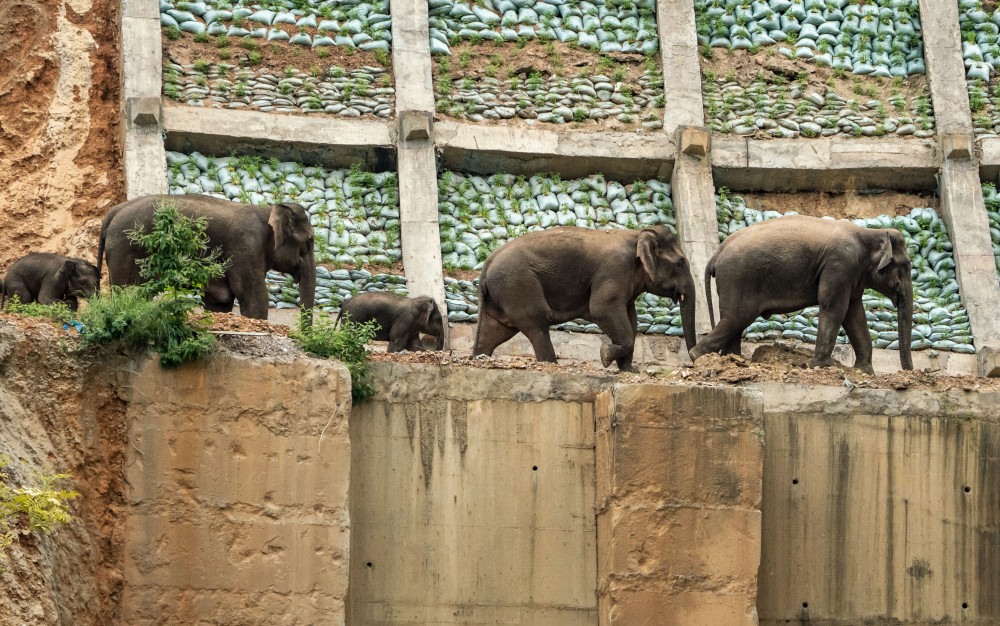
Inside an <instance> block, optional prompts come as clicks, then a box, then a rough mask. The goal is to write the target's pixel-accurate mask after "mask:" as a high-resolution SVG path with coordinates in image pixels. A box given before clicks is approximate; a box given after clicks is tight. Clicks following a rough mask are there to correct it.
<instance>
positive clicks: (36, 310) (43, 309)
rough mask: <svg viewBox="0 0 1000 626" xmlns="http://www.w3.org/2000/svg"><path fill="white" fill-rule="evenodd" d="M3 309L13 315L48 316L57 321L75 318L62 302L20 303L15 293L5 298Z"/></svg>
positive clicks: (74, 314) (67, 320) (61, 321)
mask: <svg viewBox="0 0 1000 626" xmlns="http://www.w3.org/2000/svg"><path fill="white" fill-rule="evenodd" d="M3 310H4V311H6V312H8V313H11V314H13V315H23V316H24V317H42V318H48V319H51V320H54V321H56V322H59V323H63V322H69V321H71V320H74V319H76V313H74V312H73V311H72V310H70V308H69V307H68V306H66V305H65V304H64V303H62V302H53V303H52V304H39V303H37V302H29V303H27V304H21V299H20V298H19V297H17V296H16V295H14V296H11V297H9V298H7V300H6V301H5V302H4V305H3Z"/></svg>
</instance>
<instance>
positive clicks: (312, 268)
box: [299, 252, 316, 325]
mask: <svg viewBox="0 0 1000 626" xmlns="http://www.w3.org/2000/svg"><path fill="white" fill-rule="evenodd" d="M315 301H316V263H315V262H314V260H313V254H312V253H311V252H310V253H309V256H308V258H306V259H304V260H303V262H302V265H301V266H300V267H299V306H300V307H301V308H302V313H303V316H304V317H303V321H304V322H305V323H306V325H308V324H309V323H310V322H311V321H312V308H313V305H314V303H315Z"/></svg>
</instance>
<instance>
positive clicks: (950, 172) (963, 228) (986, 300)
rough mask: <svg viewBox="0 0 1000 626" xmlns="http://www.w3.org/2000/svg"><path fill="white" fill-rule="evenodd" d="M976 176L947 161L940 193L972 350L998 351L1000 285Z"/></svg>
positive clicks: (968, 165) (965, 164) (971, 167)
mask: <svg viewBox="0 0 1000 626" xmlns="http://www.w3.org/2000/svg"><path fill="white" fill-rule="evenodd" d="M978 174H979V173H978V171H977V167H976V165H975V164H974V163H972V162H971V161H945V163H944V165H943V166H942V168H941V187H940V189H939V193H940V196H941V214H942V217H943V218H944V220H945V223H946V224H947V226H948V234H949V235H950V236H951V241H952V244H953V246H954V252H953V254H954V257H955V275H956V276H957V279H958V284H959V288H960V291H961V295H962V303H963V304H964V305H965V307H966V309H967V310H968V311H969V325H970V327H971V329H972V334H973V336H974V337H975V342H976V347H977V348H984V347H989V348H993V349H996V348H1000V319H998V316H997V306H998V305H1000V285H998V283H997V272H996V262H995V260H994V258H993V247H992V239H991V237H990V224H989V219H988V217H987V215H986V206H985V203H984V201H983V190H982V187H981V186H980V182H979V175H978ZM981 373H982V374H986V373H988V372H981Z"/></svg>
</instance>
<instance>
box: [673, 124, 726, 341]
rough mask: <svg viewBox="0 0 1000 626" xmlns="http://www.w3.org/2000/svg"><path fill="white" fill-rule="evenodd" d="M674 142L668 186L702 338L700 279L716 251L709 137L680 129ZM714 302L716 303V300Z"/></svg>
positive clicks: (704, 310) (704, 311)
mask: <svg viewBox="0 0 1000 626" xmlns="http://www.w3.org/2000/svg"><path fill="white" fill-rule="evenodd" d="M676 143H677V156H676V159H675V161H674V174H673V177H672V178H671V180H670V186H671V191H672V195H673V201H674V211H675V212H676V214H677V234H678V236H679V237H680V240H681V247H682V248H683V249H684V254H685V255H686V256H687V258H688V261H689V262H690V263H691V273H692V274H693V275H694V283H695V289H696V291H697V294H698V300H697V307H696V310H697V317H696V320H695V328H696V330H697V332H698V335H704V334H706V333H708V331H709V330H711V324H710V323H709V319H708V301H707V299H706V297H705V287H704V280H703V278H704V275H705V265H707V264H708V260H709V259H710V258H712V255H713V254H715V251H716V250H718V248H719V223H718V220H717V218H716V214H715V186H714V183H713V182H712V163H711V135H710V134H709V132H708V131H707V130H706V129H704V128H691V127H682V128H679V129H678V130H677V135H676ZM714 301H715V302H716V303H718V298H714Z"/></svg>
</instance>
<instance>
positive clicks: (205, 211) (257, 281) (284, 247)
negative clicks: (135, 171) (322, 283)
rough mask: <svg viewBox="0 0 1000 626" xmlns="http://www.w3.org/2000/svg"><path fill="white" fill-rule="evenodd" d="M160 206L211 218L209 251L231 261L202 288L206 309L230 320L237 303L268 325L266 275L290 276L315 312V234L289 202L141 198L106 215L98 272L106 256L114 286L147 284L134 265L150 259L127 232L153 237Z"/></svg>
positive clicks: (303, 214) (305, 304)
mask: <svg viewBox="0 0 1000 626" xmlns="http://www.w3.org/2000/svg"><path fill="white" fill-rule="evenodd" d="M160 204H170V205H172V206H174V207H176V208H177V210H178V211H180V212H181V213H182V214H184V215H186V216H188V217H192V218H198V217H203V218H206V219H207V221H208V226H207V228H206V231H205V232H206V234H207V235H208V239H209V246H211V247H213V248H221V250H222V255H221V258H222V259H229V261H230V263H229V266H228V268H227V269H226V273H225V275H223V276H222V277H220V278H216V279H213V280H212V281H210V282H209V284H208V286H207V287H206V288H205V294H204V297H203V303H204V306H205V308H206V309H208V310H209V311H216V312H222V313H228V312H230V311H232V310H233V304H234V301H235V300H237V299H238V300H239V302H240V313H242V314H243V315H245V316H247V317H255V318H258V319H267V302H268V298H267V284H266V283H265V276H266V274H267V271H268V270H277V271H279V272H287V273H288V274H291V275H292V278H293V279H294V280H295V281H296V282H297V283H298V284H299V302H300V304H301V306H302V309H303V310H306V309H311V308H312V307H313V302H314V297H315V292H316V263H315V261H314V258H313V246H314V242H313V229H312V225H311V224H310V223H309V215H308V214H307V213H306V210H305V209H304V208H303V207H302V205H299V204H292V203H281V204H275V205H271V206H257V205H252V204H241V203H238V202H230V201H228V200H221V199H218V198H213V197H210V196H200V195H187V196H182V195H176V196H144V197H141V198H135V199H133V200H129V201H128V202H124V203H122V204H119V205H118V206H115V207H113V208H112V209H111V210H110V211H108V214H107V216H105V218H104V222H103V223H102V224H101V239H100V243H99V244H98V248H97V263H98V267H99V266H100V264H101V261H102V256H103V254H104V253H105V251H106V252H107V259H108V272H109V273H110V277H111V284H112V285H136V284H139V283H141V282H142V278H141V277H140V276H139V266H138V265H137V264H136V259H141V258H143V257H145V256H146V252H145V250H143V249H142V248H141V247H139V246H138V245H137V244H135V243H134V242H132V241H131V240H129V237H128V231H131V230H133V229H135V228H136V226H139V227H142V228H143V230H145V231H146V232H149V231H150V230H151V228H152V225H153V211H154V210H155V209H156V207H157V206H159V205H160Z"/></svg>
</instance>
